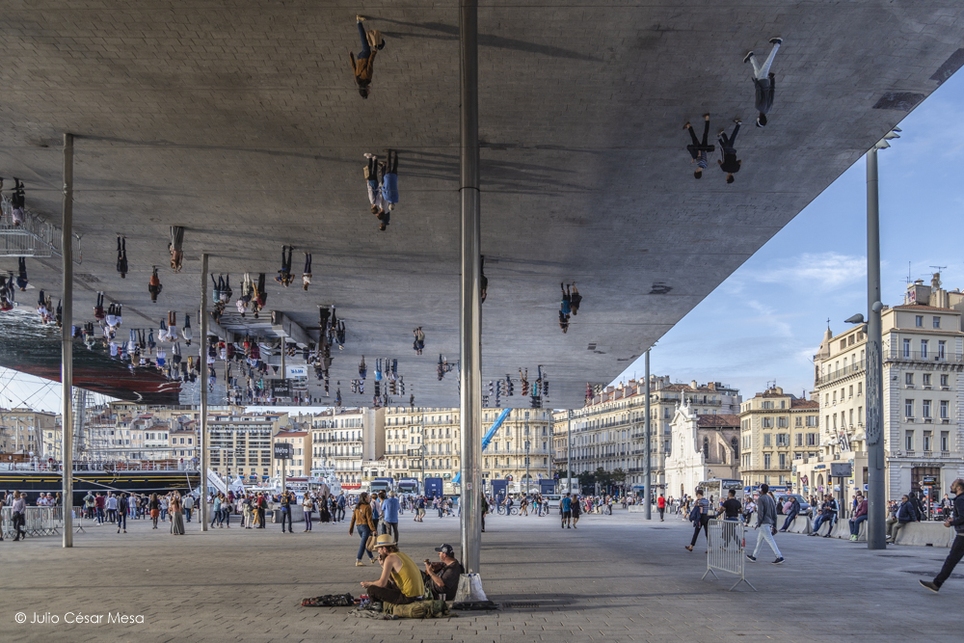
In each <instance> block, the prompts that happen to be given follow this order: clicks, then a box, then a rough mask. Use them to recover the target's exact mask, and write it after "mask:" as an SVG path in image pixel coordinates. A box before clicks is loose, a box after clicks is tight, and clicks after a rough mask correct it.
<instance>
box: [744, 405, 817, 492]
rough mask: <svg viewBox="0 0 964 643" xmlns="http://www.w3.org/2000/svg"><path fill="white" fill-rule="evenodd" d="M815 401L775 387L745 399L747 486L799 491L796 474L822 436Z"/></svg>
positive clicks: (813, 451)
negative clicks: (796, 468) (764, 486)
mask: <svg viewBox="0 0 964 643" xmlns="http://www.w3.org/2000/svg"><path fill="white" fill-rule="evenodd" d="M819 413H820V408H819V404H818V403H817V401H816V400H806V399H802V398H798V397H796V396H794V395H791V394H790V393H785V392H784V391H783V389H782V388H780V387H779V386H772V387H770V388H768V389H767V390H765V391H764V392H762V393H757V394H756V395H755V396H753V398H751V399H749V400H747V401H746V402H743V404H742V407H741V411H740V475H741V476H742V478H743V483H744V484H745V485H747V486H751V487H757V486H759V485H761V484H763V483H766V484H768V485H770V486H771V487H774V488H779V489H781V490H782V489H786V490H792V491H794V492H795V493H798V492H800V485H798V484H796V483H795V480H794V477H793V474H794V471H795V467H798V466H799V465H800V464H801V463H802V462H803V460H804V459H805V458H806V457H808V456H809V455H810V454H814V455H815V454H816V452H817V449H818V447H817V444H818V442H819V437H820V428H819Z"/></svg>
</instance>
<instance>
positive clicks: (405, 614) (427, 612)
mask: <svg viewBox="0 0 964 643" xmlns="http://www.w3.org/2000/svg"><path fill="white" fill-rule="evenodd" d="M384 609H385V613H386V614H392V615H394V616H397V617H399V618H444V617H446V616H448V615H449V608H448V605H446V603H445V601H438V600H432V601H415V602H414V603H408V604H406V605H392V604H391V603H385V608H384Z"/></svg>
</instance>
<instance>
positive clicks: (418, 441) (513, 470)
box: [366, 407, 552, 492]
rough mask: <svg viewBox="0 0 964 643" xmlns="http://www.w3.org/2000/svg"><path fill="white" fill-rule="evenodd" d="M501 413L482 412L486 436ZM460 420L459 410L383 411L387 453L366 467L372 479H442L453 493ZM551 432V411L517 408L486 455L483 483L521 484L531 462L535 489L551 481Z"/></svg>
mask: <svg viewBox="0 0 964 643" xmlns="http://www.w3.org/2000/svg"><path fill="white" fill-rule="evenodd" d="M501 412H502V409H483V411H482V430H483V435H484V434H485V433H486V432H488V430H489V428H490V427H491V426H492V425H493V424H494V423H495V421H496V420H497V419H498V417H499V415H500V414H501ZM460 421H461V416H460V410H459V409H457V408H415V409H411V408H405V407H397V408H388V409H385V453H384V457H383V458H382V459H381V460H378V461H374V462H370V463H367V464H366V472H368V473H369V478H371V477H390V478H395V479H396V480H397V479H399V478H416V479H418V480H422V479H423V477H432V478H442V480H443V481H445V482H446V483H448V485H447V489H448V492H452V491H453V490H454V488H453V487H452V486H450V485H451V484H452V483H453V482H454V481H455V480H456V477H457V476H458V473H459V470H460V467H461V458H460V452H461V446H460V439H461V429H460ZM527 431H528V433H527ZM551 432H552V423H551V414H550V412H549V411H548V410H543V409H513V410H512V411H511V412H510V414H509V416H508V417H507V418H506V419H505V420H504V421H503V423H502V424H501V426H500V427H499V429H498V430H497V432H496V433H495V434H494V435H493V436H492V439H491V440H490V442H489V446H488V447H487V448H486V449H485V450H484V451H483V452H482V480H483V483H486V484H487V482H488V481H490V480H504V479H509V478H511V480H512V482H513V483H514V484H515V485H516V486H518V485H521V484H523V483H524V481H525V479H526V478H525V476H526V458H527V457H528V475H529V476H530V479H531V481H532V483H533V486H535V484H536V483H537V481H538V480H539V479H540V478H548V477H551V456H550V454H551V442H552V437H551ZM527 439H528V454H527V452H526V441H527ZM423 472H424V476H423Z"/></svg>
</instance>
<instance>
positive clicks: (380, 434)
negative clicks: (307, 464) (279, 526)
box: [309, 408, 386, 492]
mask: <svg viewBox="0 0 964 643" xmlns="http://www.w3.org/2000/svg"><path fill="white" fill-rule="evenodd" d="M385 412H386V409H377V410H375V409H343V408H333V409H328V410H327V411H325V412H324V413H320V414H318V415H314V416H312V418H311V422H310V426H311V428H310V432H311V456H312V457H311V459H312V464H311V470H312V471H318V472H321V471H324V470H331V471H332V472H334V474H335V475H336V476H337V477H338V481H339V482H340V483H341V488H342V489H343V490H344V491H346V492H350V491H358V490H360V489H361V484H362V478H363V470H362V469H363V465H364V463H366V462H370V461H377V460H379V459H380V458H381V456H382V454H383V453H384V451H385V430H384V423H385V420H384V418H385ZM310 473H311V472H310V471H309V475H310Z"/></svg>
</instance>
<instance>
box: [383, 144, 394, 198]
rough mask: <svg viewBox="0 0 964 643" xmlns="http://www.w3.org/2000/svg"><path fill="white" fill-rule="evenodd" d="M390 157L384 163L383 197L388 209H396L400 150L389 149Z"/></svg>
mask: <svg viewBox="0 0 964 643" xmlns="http://www.w3.org/2000/svg"><path fill="white" fill-rule="evenodd" d="M387 154H388V157H387V158H386V159H385V161H384V162H383V163H382V198H383V199H384V200H385V202H386V203H388V209H389V210H394V209H395V205H396V204H397V203H398V152H397V151H395V150H392V149H389V150H388V151H387Z"/></svg>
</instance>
